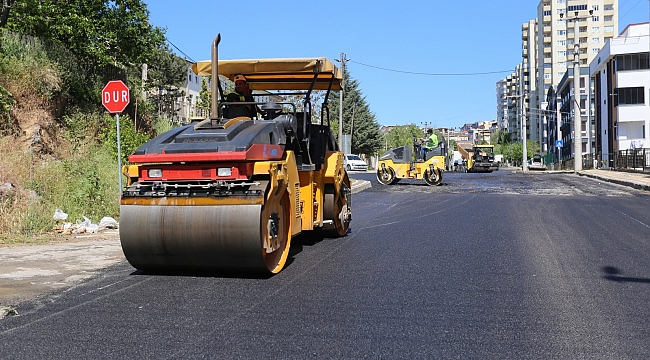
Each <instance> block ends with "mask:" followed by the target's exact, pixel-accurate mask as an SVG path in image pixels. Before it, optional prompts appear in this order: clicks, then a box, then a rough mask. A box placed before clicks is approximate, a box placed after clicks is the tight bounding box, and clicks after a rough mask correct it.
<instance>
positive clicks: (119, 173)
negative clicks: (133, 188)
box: [115, 113, 122, 193]
mask: <svg viewBox="0 0 650 360" xmlns="http://www.w3.org/2000/svg"><path fill="white" fill-rule="evenodd" d="M115 122H116V123H117V176H118V177H117V178H118V182H119V184H120V193H122V146H121V145H120V138H121V136H120V114H119V113H118V114H115Z"/></svg>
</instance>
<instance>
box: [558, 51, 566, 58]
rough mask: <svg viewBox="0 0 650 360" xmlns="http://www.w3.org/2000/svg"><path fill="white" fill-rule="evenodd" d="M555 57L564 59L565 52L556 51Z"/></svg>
mask: <svg viewBox="0 0 650 360" xmlns="http://www.w3.org/2000/svg"><path fill="white" fill-rule="evenodd" d="M557 56H559V57H565V56H566V51H565V50H562V51H558V52H557Z"/></svg>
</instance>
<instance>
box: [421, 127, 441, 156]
mask: <svg viewBox="0 0 650 360" xmlns="http://www.w3.org/2000/svg"><path fill="white" fill-rule="evenodd" d="M420 142H421V143H422V147H421V148H420V158H422V160H426V159H427V158H426V156H427V151H428V150H433V149H435V148H437V147H438V136H437V135H436V134H435V133H434V132H433V129H428V130H427V137H426V138H424V139H420Z"/></svg>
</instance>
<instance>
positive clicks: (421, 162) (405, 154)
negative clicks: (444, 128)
mask: <svg viewBox="0 0 650 360" xmlns="http://www.w3.org/2000/svg"><path fill="white" fill-rule="evenodd" d="M420 146H422V145H421V144H418V143H417V141H416V140H414V141H413V145H412V146H409V145H407V146H400V147H398V148H395V149H391V150H388V151H387V152H385V153H384V154H382V155H381V156H380V157H379V160H378V162H377V181H379V183H381V184H384V185H395V184H397V183H398V182H399V181H400V180H402V179H422V180H424V182H425V183H427V184H428V185H439V184H440V183H441V182H442V174H443V172H444V169H445V167H446V163H445V162H446V161H447V153H448V151H447V142H446V141H445V139H444V138H442V139H441V140H440V141H439V142H438V147H436V148H435V149H429V150H427V151H426V154H425V155H424V158H420V157H419V156H418V155H417V154H419V153H420Z"/></svg>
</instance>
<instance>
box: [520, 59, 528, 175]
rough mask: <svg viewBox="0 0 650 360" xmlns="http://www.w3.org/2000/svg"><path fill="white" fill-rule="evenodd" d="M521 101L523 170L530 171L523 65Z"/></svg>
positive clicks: (521, 72)
mask: <svg viewBox="0 0 650 360" xmlns="http://www.w3.org/2000/svg"><path fill="white" fill-rule="evenodd" d="M519 89H520V92H519V99H520V101H521V110H520V112H521V117H520V119H521V149H522V150H521V170H522V171H528V152H527V151H528V150H527V149H526V138H527V137H528V131H526V107H525V106H524V101H525V97H524V66H523V63H522V64H521V65H520V66H519Z"/></svg>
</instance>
